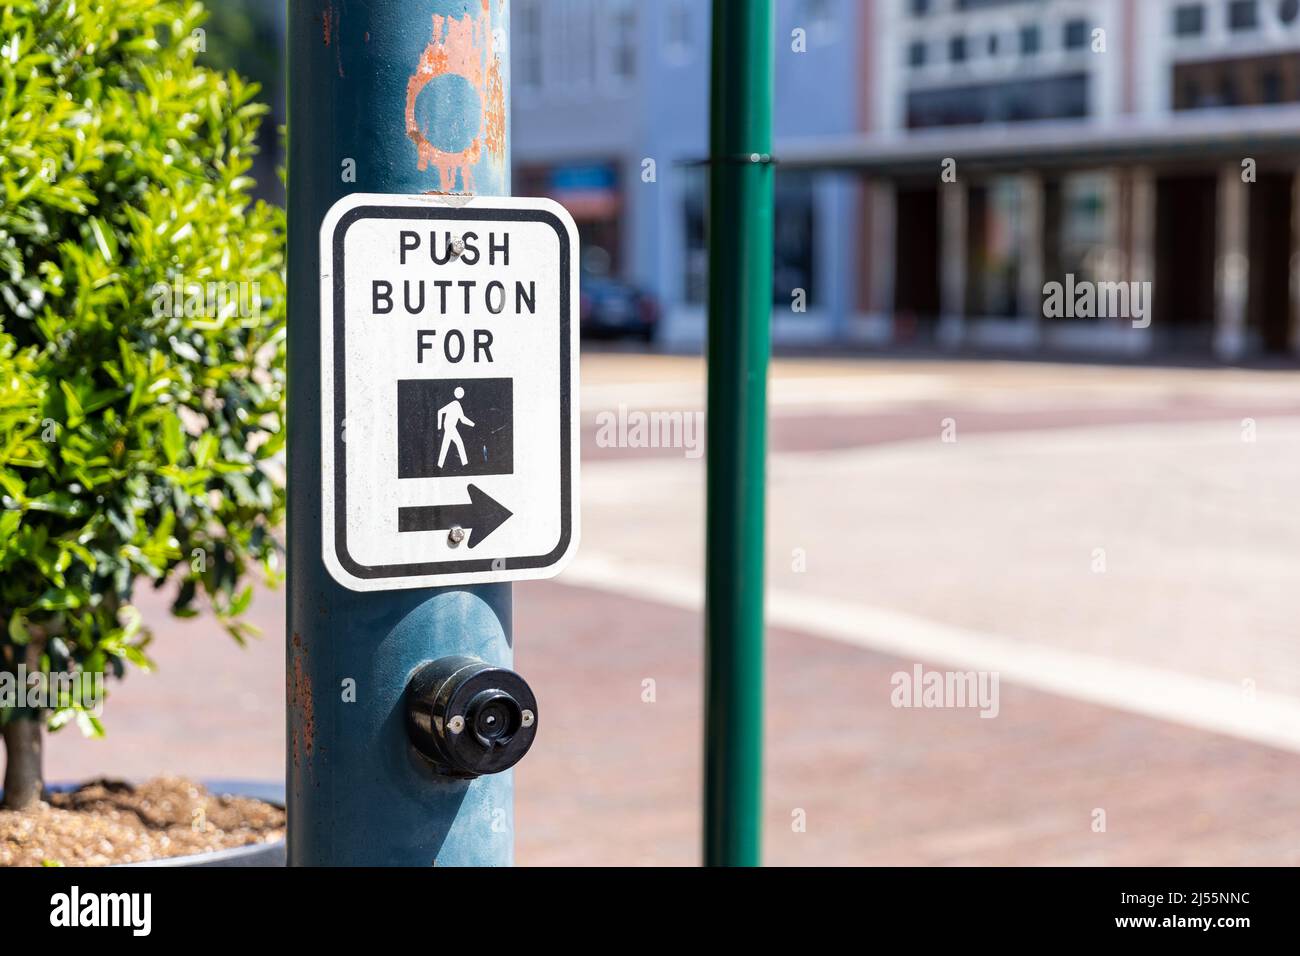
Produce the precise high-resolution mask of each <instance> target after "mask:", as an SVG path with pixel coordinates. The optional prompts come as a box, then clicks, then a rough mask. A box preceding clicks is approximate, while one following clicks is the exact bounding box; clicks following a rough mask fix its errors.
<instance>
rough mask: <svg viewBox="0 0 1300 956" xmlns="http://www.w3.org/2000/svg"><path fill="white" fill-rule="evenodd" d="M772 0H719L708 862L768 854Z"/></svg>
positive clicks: (713, 121) (714, 94) (712, 211)
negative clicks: (764, 838)
mask: <svg viewBox="0 0 1300 956" xmlns="http://www.w3.org/2000/svg"><path fill="white" fill-rule="evenodd" d="M773 32H774V31H773V18H772V0H714V2H713V69H712V88H711V102H710V112H711V117H710V143H709V152H710V162H709V170H710V180H709V183H710V184H709V341H708V368H709V395H708V402H709V408H708V423H709V428H708V517H707V532H706V544H705V559H706V568H705V695H706V696H705V728H704V732H705V738H704V754H705V758H704V759H705V771H704V862H705V864H706V865H708V866H757V865H758V864H759V862H760V843H761V839H760V838H761V834H762V823H763V791H762V774H763V507H764V481H765V475H764V470H765V467H766V455H767V447H766V446H767V357H768V350H769V347H770V344H771V313H772V180H773V170H772V163H771V150H772V85H773V81H772V58H773V42H774V36H773Z"/></svg>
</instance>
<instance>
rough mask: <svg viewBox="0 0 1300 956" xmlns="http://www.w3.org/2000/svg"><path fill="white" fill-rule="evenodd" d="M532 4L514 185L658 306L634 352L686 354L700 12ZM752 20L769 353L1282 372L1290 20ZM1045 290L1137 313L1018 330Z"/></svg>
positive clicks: (1294, 219) (1182, 7)
mask: <svg viewBox="0 0 1300 956" xmlns="http://www.w3.org/2000/svg"><path fill="white" fill-rule="evenodd" d="M544 6H545V11H544V13H543V4H542V3H541V2H540V0H516V3H515V5H514V18H515V19H514V25H513V29H514V43H515V47H514V59H513V70H514V88H515V106H516V109H515V114H514V123H515V126H514V128H515V138H514V149H515V162H516V165H517V169H518V173H517V178H516V185H515V188H516V190H517V191H518V192H521V193H540V194H549V195H553V196H555V197H556V198H559V199H560V200H561V201H564V202H566V204H569V205H570V207H571V208H573V209H574V212H575V215H576V216H577V217H578V218H579V221H580V222H581V223H582V232H583V237H584V243H586V244H587V245H588V246H589V247H591V248H593V249H596V250H597V251H596V252H595V255H594V256H593V257H591V261H593V263H594V264H595V265H596V266H597V268H601V267H604V266H606V265H608V268H609V269H611V270H613V271H614V272H615V273H616V274H618V275H620V276H622V277H624V278H625V279H626V280H627V281H629V282H633V283H638V284H641V285H643V286H646V287H648V288H649V289H650V290H651V291H653V292H655V293H656V294H657V295H659V296H660V298H661V300H662V302H663V304H664V312H665V317H664V328H663V329H662V331H661V339H665V340H667V341H669V342H673V343H689V342H692V341H698V340H699V338H700V337H701V336H702V330H703V308H702V296H703V279H704V268H705V261H704V255H703V216H704V213H703V209H704V205H703V195H704V178H703V172H702V170H701V169H700V168H698V167H693V166H689V165H684V164H685V163H689V162H690V161H692V160H698V159H700V158H701V157H703V156H704V155H705V153H706V142H707V139H706V136H707V95H706V92H707V88H708V75H707V60H708V6H707V4H703V3H693V2H690V0H661V2H658V3H654V4H635V3H632V2H630V0H629V2H618V0H603V2H597V0H564V2H559V3H556V2H548V3H546V4H545V5H544ZM777 17H778V22H777V44H778V45H777V53H778V55H777V112H776V125H777V149H776V154H777V158H778V161H779V162H780V166H779V167H778V169H779V172H778V198H777V205H778V215H777V219H778V222H777V268H776V281H775V286H776V288H775V289H774V302H775V304H776V311H775V320H776V324H775V335H776V338H777V340H778V341H785V342H792V341H807V342H815V341H822V342H834V341H859V342H866V343H871V344H875V345H879V346H901V345H908V344H920V345H937V346H940V347H974V348H992V349H999V350H1006V349H1012V350H1025V351H1033V350H1040V349H1050V350H1078V351H1087V352H1115V353H1122V354H1130V355H1143V354H1172V353H1188V354H1192V355H1202V356H1206V357H1208V356H1211V355H1217V356H1219V357H1221V358H1225V359H1236V358H1241V357H1248V356H1253V355H1257V354H1266V353H1286V352H1294V351H1296V350H1297V346H1298V345H1300V275H1298V271H1300V270H1297V262H1298V261H1300V260H1297V257H1296V256H1295V251H1296V249H1297V242H1296V238H1295V237H1296V234H1297V233H1298V232H1300V226H1298V225H1297V223H1298V222H1300V203H1297V201H1296V195H1295V194H1296V190H1297V170H1300V0H778V4H777ZM650 159H652V160H654V162H655V174H656V175H655V179H654V181H652V182H647V181H645V180H644V178H643V171H644V168H645V167H644V163H645V161H646V160H650ZM945 169H946V170H947V171H948V173H949V175H948V176H946V177H945V176H944V171H945ZM948 180H953V181H948ZM1067 281H1068V282H1069V283H1070V285H1069V286H1068V288H1070V289H1071V290H1073V289H1075V288H1082V287H1083V286H1084V285H1087V284H1092V285H1093V286H1094V287H1095V288H1097V289H1100V290H1103V292H1102V295H1103V297H1104V295H1105V292H1104V290H1105V289H1107V288H1109V289H1110V290H1111V291H1112V306H1113V305H1114V303H1115V300H1114V299H1113V293H1114V290H1115V289H1116V288H1117V284H1118V283H1124V286H1125V289H1127V288H1130V284H1131V283H1139V284H1141V283H1150V284H1151V285H1150V291H1151V297H1150V301H1149V302H1143V303H1142V306H1141V308H1142V309H1143V311H1144V312H1145V315H1138V314H1136V311H1137V309H1136V308H1134V306H1136V304H1137V301H1136V300H1135V301H1134V302H1132V303H1129V305H1128V307H1127V309H1126V310H1120V312H1121V314H1119V315H1114V314H1112V315H1110V316H1109V317H1103V318H1098V317H1089V316H1087V315H1086V314H1085V315H1084V316H1082V317H1075V318H1060V317H1051V318H1046V317H1044V286H1045V284H1046V283H1050V282H1060V283H1062V284H1063V285H1064V284H1065V283H1067ZM1134 288H1136V287H1134ZM796 290H803V293H804V295H805V296H806V299H807V310H806V311H804V312H799V311H795V310H794V309H793V308H792V304H793V303H794V302H796V301H797V298H796V296H795V291H796ZM1072 311H1073V310H1072ZM1080 311H1086V310H1080ZM1098 311H1100V310H1098ZM1148 322H1149V324H1148ZM1142 326H1146V327H1142Z"/></svg>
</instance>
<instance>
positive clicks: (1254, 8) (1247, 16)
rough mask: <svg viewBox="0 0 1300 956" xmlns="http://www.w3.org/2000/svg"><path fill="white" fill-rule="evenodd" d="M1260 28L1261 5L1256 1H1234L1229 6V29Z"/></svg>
mask: <svg viewBox="0 0 1300 956" xmlns="http://www.w3.org/2000/svg"><path fill="white" fill-rule="evenodd" d="M1257 26H1259V5H1258V3H1256V0H1232V2H1231V3H1229V4H1228V29H1229V30H1234V31H1237V30H1253V29H1255V28H1256V27H1257Z"/></svg>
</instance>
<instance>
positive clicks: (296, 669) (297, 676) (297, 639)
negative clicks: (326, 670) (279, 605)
mask: <svg viewBox="0 0 1300 956" xmlns="http://www.w3.org/2000/svg"><path fill="white" fill-rule="evenodd" d="M306 653H307V651H306V648H305V647H304V646H303V641H302V636H301V635H299V634H294V636H293V655H292V656H293V679H292V681H290V685H289V686H290V691H291V694H290V699H289V706H290V707H292V708H293V709H294V710H295V711H296V712H297V713H298V715H299V717H300V719H299V720H297V721H294V731H293V740H292V741H290V753H291V754H292V756H293V763H294V766H295V767H296V766H300V764H299V757H300V755H301V754H305V756H306V757H307V759H308V760H310V759H311V757H312V751H313V750H315V748H316V706H315V699H314V697H313V695H312V689H311V681H310V680H308V679H307V673H306V669H305V668H304V667H303V658H304V657H305V656H306ZM300 729H301V740H300V739H299V732H300Z"/></svg>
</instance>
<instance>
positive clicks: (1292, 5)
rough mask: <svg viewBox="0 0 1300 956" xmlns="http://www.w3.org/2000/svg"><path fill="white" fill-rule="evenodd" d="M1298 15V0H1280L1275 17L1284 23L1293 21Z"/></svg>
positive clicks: (1299, 7) (1299, 14)
mask: <svg viewBox="0 0 1300 956" xmlns="http://www.w3.org/2000/svg"><path fill="white" fill-rule="evenodd" d="M1297 16H1300V0H1281V2H1280V3H1278V5H1277V18H1278V19H1279V20H1281V21H1282V22H1283V23H1285V24H1288V25H1289V24H1292V23H1295V20H1296V17H1297Z"/></svg>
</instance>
